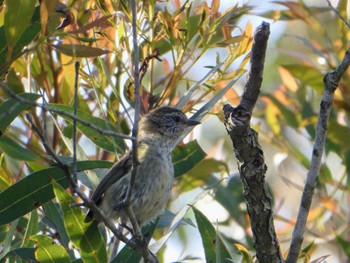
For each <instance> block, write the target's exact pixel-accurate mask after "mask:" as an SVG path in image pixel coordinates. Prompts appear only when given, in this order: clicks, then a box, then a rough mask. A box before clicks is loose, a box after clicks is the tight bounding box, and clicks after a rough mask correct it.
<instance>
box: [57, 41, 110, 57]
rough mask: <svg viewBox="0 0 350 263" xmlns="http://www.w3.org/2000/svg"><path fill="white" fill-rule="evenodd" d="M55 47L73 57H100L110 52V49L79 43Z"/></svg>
mask: <svg viewBox="0 0 350 263" xmlns="http://www.w3.org/2000/svg"><path fill="white" fill-rule="evenodd" d="M53 47H54V48H56V49H57V50H58V51H59V52H61V53H63V54H65V55H67V56H71V57H83V58H85V57H98V56H101V55H105V54H108V53H110V51H108V50H103V49H100V48H95V47H89V46H85V45H77V44H59V45H54V46H53Z"/></svg>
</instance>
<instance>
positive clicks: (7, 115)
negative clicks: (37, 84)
mask: <svg viewBox="0 0 350 263" xmlns="http://www.w3.org/2000/svg"><path fill="white" fill-rule="evenodd" d="M17 96H18V97H20V98H22V99H26V100H28V101H31V102H35V101H36V100H37V99H38V98H39V97H40V96H39V95H37V94H34V93H21V94H18V95H17ZM30 106H31V105H29V104H25V103H23V102H19V101H18V100H16V99H14V98H11V99H7V100H6V101H4V102H3V103H2V104H1V105H0V134H3V133H4V132H5V130H6V128H7V127H8V126H9V125H10V124H11V122H12V121H13V120H14V119H15V118H16V117H17V116H18V115H19V114H20V113H21V112H22V111H24V110H25V109H28V108H29V107H30Z"/></svg>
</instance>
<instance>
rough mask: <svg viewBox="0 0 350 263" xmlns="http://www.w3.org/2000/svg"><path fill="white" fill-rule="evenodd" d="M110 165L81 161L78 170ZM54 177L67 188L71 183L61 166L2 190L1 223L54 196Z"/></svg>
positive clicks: (42, 171) (43, 171) (22, 214)
mask: <svg viewBox="0 0 350 263" xmlns="http://www.w3.org/2000/svg"><path fill="white" fill-rule="evenodd" d="M110 166H111V163H110V162H106V161H81V162H78V163H77V168H78V171H83V170H88V169H95V168H109V167H110ZM52 179H55V180H56V181H57V182H59V183H60V184H61V185H62V187H65V188H67V187H68V185H69V183H68V180H67V178H66V175H65V173H64V172H63V170H62V169H61V168H59V167H51V168H47V169H44V170H41V171H38V172H35V173H32V174H30V175H28V176H26V177H25V178H24V179H22V180H20V181H19V182H17V183H16V184H14V185H12V186H11V187H9V188H7V189H6V190H5V191H3V192H1V193H0V225H3V224H7V223H9V222H11V221H13V220H15V219H16V218H19V217H21V216H24V215H25V214H27V213H29V212H30V211H32V210H33V209H36V208H37V207H38V206H41V205H42V204H45V203H46V202H48V201H50V200H51V199H52V198H54V193H53V191H52V185H51V180H52Z"/></svg>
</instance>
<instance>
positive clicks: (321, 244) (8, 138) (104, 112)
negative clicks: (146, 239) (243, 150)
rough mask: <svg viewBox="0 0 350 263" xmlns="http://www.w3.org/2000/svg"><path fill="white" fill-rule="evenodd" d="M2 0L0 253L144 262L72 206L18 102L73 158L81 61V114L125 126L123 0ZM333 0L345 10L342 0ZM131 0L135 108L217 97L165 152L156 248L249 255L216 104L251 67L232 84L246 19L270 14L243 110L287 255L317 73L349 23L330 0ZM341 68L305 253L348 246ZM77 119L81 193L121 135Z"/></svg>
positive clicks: (115, 150)
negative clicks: (136, 62)
mask: <svg viewBox="0 0 350 263" xmlns="http://www.w3.org/2000/svg"><path fill="white" fill-rule="evenodd" d="M321 2H322V3H321ZM0 4H1V7H0V78H1V82H2V87H3V88H2V89H0V99H1V105H0V131H1V137H0V151H1V152H0V153H1V155H0V191H1V193H0V244H1V245H0V261H1V262H21V261H26V260H27V261H40V262H46V260H48V258H51V259H53V261H54V262H56V261H60V262H69V261H74V262H82V260H83V261H85V262H95V261H96V262H106V261H107V258H108V257H111V258H114V259H113V262H127V261H126V259H128V260H129V261H128V262H137V261H138V260H139V259H140V255H136V254H135V253H133V252H132V251H129V250H127V249H122V247H123V246H122V244H118V243H117V242H114V241H113V240H112V239H111V237H110V236H109V233H108V232H105V231H104V230H102V231H101V234H97V233H99V231H98V229H97V226H96V225H93V226H91V225H86V224H82V223H81V222H83V219H84V213H83V210H82V209H81V208H77V207H75V208H71V206H70V204H71V203H74V202H79V200H77V198H75V197H74V195H72V193H71V192H70V190H69V188H68V182H67V180H66V179H65V175H64V173H63V172H62V171H61V169H59V168H58V167H55V166H52V164H53V159H52V156H50V153H48V152H46V151H45V148H44V147H43V144H42V141H41V139H40V138H39V137H38V136H37V134H36V133H34V132H33V130H32V128H31V125H30V123H29V122H28V120H27V119H26V117H25V116H26V113H29V114H30V115H31V116H32V119H33V123H34V124H35V126H36V127H37V128H38V129H39V130H40V131H41V133H42V134H44V135H45V137H46V141H47V143H48V144H49V145H50V146H51V147H52V149H53V150H54V151H55V152H56V153H57V155H58V156H60V159H61V160H62V161H63V162H65V163H67V164H68V165H69V164H70V163H71V162H72V143H73V141H72V119H71V118H70V117H69V114H71V113H73V95H74V80H75V69H74V63H75V61H77V60H79V61H80V63H81V68H80V70H79V77H80V85H79V89H78V98H79V108H78V113H77V116H78V118H79V119H81V120H83V121H85V122H88V123H91V124H93V125H96V126H98V127H100V128H101V129H103V130H112V131H115V132H119V133H124V134H130V130H131V128H132V120H133V105H134V97H133V94H134V91H133V80H132V57H133V50H132V34H131V29H132V25H131V11H130V10H131V8H130V3H129V1H108V0H100V1H91V0H71V1H65V2H62V3H60V2H59V1H56V0H41V1H36V0H17V1H13V0H5V1H4V0H3V1H0ZM332 4H333V6H334V7H335V8H336V10H337V11H338V12H339V14H340V15H341V16H342V17H343V18H344V19H345V21H348V13H349V12H348V9H349V7H348V6H347V4H348V1H347V0H339V1H333V2H332ZM137 13H138V22H137V23H138V24H137V27H138V44H139V49H140V55H141V61H140V66H142V69H141V73H142V76H143V79H142V87H141V102H142V112H143V113H145V112H147V111H148V110H150V109H152V108H155V107H158V106H160V105H173V106H174V105H181V106H182V107H183V109H184V112H186V113H188V114H189V115H191V114H193V113H195V112H197V111H198V110H205V109H208V108H210V112H209V113H208V114H206V116H205V117H204V119H203V124H202V125H201V127H198V128H196V129H195V130H194V131H193V132H192V133H191V134H190V136H188V137H187V138H186V139H185V141H184V142H183V143H181V145H179V146H178V147H177V148H176V149H175V151H174V154H173V160H174V164H175V174H176V182H175V184H174V189H173V190H174V191H173V196H172V198H171V200H170V201H169V205H168V210H167V211H166V212H165V213H164V214H163V215H162V216H161V218H160V219H159V220H157V222H155V223H154V224H152V225H151V226H149V228H148V229H147V230H145V231H147V232H149V233H151V234H153V239H152V241H151V248H152V249H153V250H154V251H157V252H158V256H159V258H160V260H161V262H174V261H178V262H204V261H207V262H210V261H211V260H212V261H211V262H225V258H230V259H231V260H233V262H252V261H253V260H254V249H253V240H252V235H251V232H250V224H249V219H248V216H247V214H246V209H245V205H244V203H243V198H242V189H241V184H240V179H239V175H238V171H237V164H236V161H235V159H234V155H233V152H232V145H231V142H230V141H229V139H228V138H227V136H226V131H225V129H224V126H223V124H222V122H221V120H222V116H221V108H222V106H223V105H224V104H225V103H230V104H232V105H237V104H238V101H239V95H240V94H241V92H242V87H243V85H244V77H243V78H241V79H240V80H239V81H238V82H237V83H235V85H233V86H232V88H231V84H232V81H236V80H237V79H238V78H239V77H240V76H241V75H244V73H245V71H246V70H247V69H248V68H249V64H248V61H249V51H250V48H251V44H252V34H253V32H254V29H255V28H256V26H257V25H258V24H259V21H261V20H265V21H268V22H270V23H271V31H272V35H271V41H270V43H269V49H268V51H267V61H266V64H265V74H264V81H263V87H262V96H261V99H260V100H259V102H258V104H257V107H256V109H255V115H254V117H253V119H252V124H253V125H254V128H255V129H256V130H257V131H258V132H259V135H260V140H261V143H262V145H263V149H264V153H265V157H266V161H267V164H268V168H269V170H268V173H267V180H268V183H269V186H270V188H271V189H270V190H271V193H272V196H273V198H274V206H275V225H276V230H277V234H278V238H279V240H280V244H281V248H282V252H283V253H284V254H285V255H286V253H287V251H288V245H289V240H290V237H291V231H292V229H293V225H294V220H295V217H296V215H297V210H298V206H299V198H300V195H301V190H302V187H303V183H304V180H305V177H306V173H307V169H308V166H309V162H310V156H311V151H312V142H313V138H314V134H315V124H316V120H317V116H318V109H319V102H320V97H321V95H322V90H323V82H322V79H323V75H324V74H325V73H326V72H328V71H331V70H332V69H334V68H335V67H336V65H337V64H338V63H339V61H340V60H341V59H342V57H343V55H344V53H345V51H346V50H347V48H348V42H349V28H348V27H347V26H346V25H345V24H344V23H343V22H342V21H341V19H339V17H337V15H336V12H335V11H334V10H332V9H331V8H330V7H329V6H328V3H327V1H314V2H312V1H305V2H304V1H301V0H300V1H297V2H290V1H270V2H266V3H263V4H262V3H260V2H259V1H258V2H257V3H254V2H248V3H247V2H244V1H243V2H239V3H233V2H232V1H221V2H220V1H219V0H213V1H208V2H206V1H187V2H185V1H177V0H174V1H155V0H149V1H139V2H137ZM158 52H159V54H158ZM349 74H350V73H349V72H348V73H347V74H345V75H344V77H343V80H342V82H341V83H340V85H339V88H338V90H337V91H336V94H335V104H334V109H333V111H332V116H331V120H330V124H329V130H328V137H327V142H326V152H325V156H324V163H323V167H322V170H321V174H320V180H319V183H318V188H317V192H316V193H315V198H314V203H313V208H312V211H311V213H310V216H309V221H308V225H307V227H308V228H307V229H308V231H307V232H306V234H305V239H304V250H303V254H302V255H301V262H322V260H327V261H329V262H348V261H349V259H350V251H349V246H348V243H349V239H350V232H349V230H350V229H349V218H350V211H349V201H350V198H349V180H348V174H349V172H350V170H349V167H350V164H349V162H350V145H349V141H348V139H347V138H348V137H349V134H350V133H349V109H350V106H349V96H350V91H349V88H348V87H349V85H350V79H349V77H350V75H349ZM7 89H10V91H11V92H12V94H9V92H8V91H7ZM14 94H15V95H14ZM34 102H36V103H37V105H36V107H34V106H31V105H33V103H34ZM41 105H44V107H49V108H50V111H47V110H45V109H43V108H42V107H43V106H41ZM46 109H47V108H46ZM78 129H79V133H78V142H77V143H78V149H79V151H78V160H79V161H78V167H77V168H78V171H79V173H78V180H79V184H80V186H81V188H82V189H84V190H85V191H86V193H90V192H91V191H90V190H91V189H94V187H95V186H96V184H97V183H98V181H99V178H101V177H102V176H103V175H104V174H105V172H106V169H108V168H109V167H110V166H111V165H112V163H113V162H114V161H116V160H118V159H119V158H120V157H121V156H122V155H123V154H124V153H125V151H126V150H127V149H128V146H130V142H129V141H127V140H123V139H120V138H118V137H113V136H106V135H103V134H101V133H100V132H99V131H97V130H96V129H94V128H93V127H91V126H86V125H83V124H80V123H78ZM65 189H67V190H65ZM189 204H190V205H189ZM213 239H215V240H216V242H215V244H214V243H213V242H212V241H213ZM118 245H119V246H118ZM35 248H36V249H35ZM106 248H107V250H106ZM116 251H117V252H116ZM115 255H116V257H114V256H115Z"/></svg>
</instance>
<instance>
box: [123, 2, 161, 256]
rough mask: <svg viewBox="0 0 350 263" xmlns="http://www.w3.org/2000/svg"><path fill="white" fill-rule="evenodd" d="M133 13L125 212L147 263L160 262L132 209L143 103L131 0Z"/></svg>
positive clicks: (132, 8)
mask: <svg viewBox="0 0 350 263" xmlns="http://www.w3.org/2000/svg"><path fill="white" fill-rule="evenodd" d="M130 5H131V13H132V40H133V50H134V57H133V66H134V70H133V78H134V89H135V117H134V125H133V129H132V137H133V138H136V140H133V141H132V170H131V176H130V181H129V186H128V190H127V193H126V197H125V200H124V204H125V210H126V213H127V215H128V217H129V220H130V223H131V225H132V227H133V234H134V237H135V239H136V243H138V244H141V248H142V256H143V258H144V261H145V262H150V263H151V262H158V259H157V258H156V257H155V256H154V255H153V254H152V253H150V251H149V250H148V247H147V245H144V244H146V243H145V242H144V240H143V236H142V233H141V230H140V227H139V225H138V222H137V218H136V217H135V214H134V212H133V210H132V207H130V205H129V204H130V199H131V195H132V191H133V188H134V185H135V179H136V176H137V170H138V165H139V160H138V141H137V137H138V128H139V120H140V109H141V103H140V70H139V61H140V54H139V47H138V43H137V10H136V1H135V0H131V1H130Z"/></svg>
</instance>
